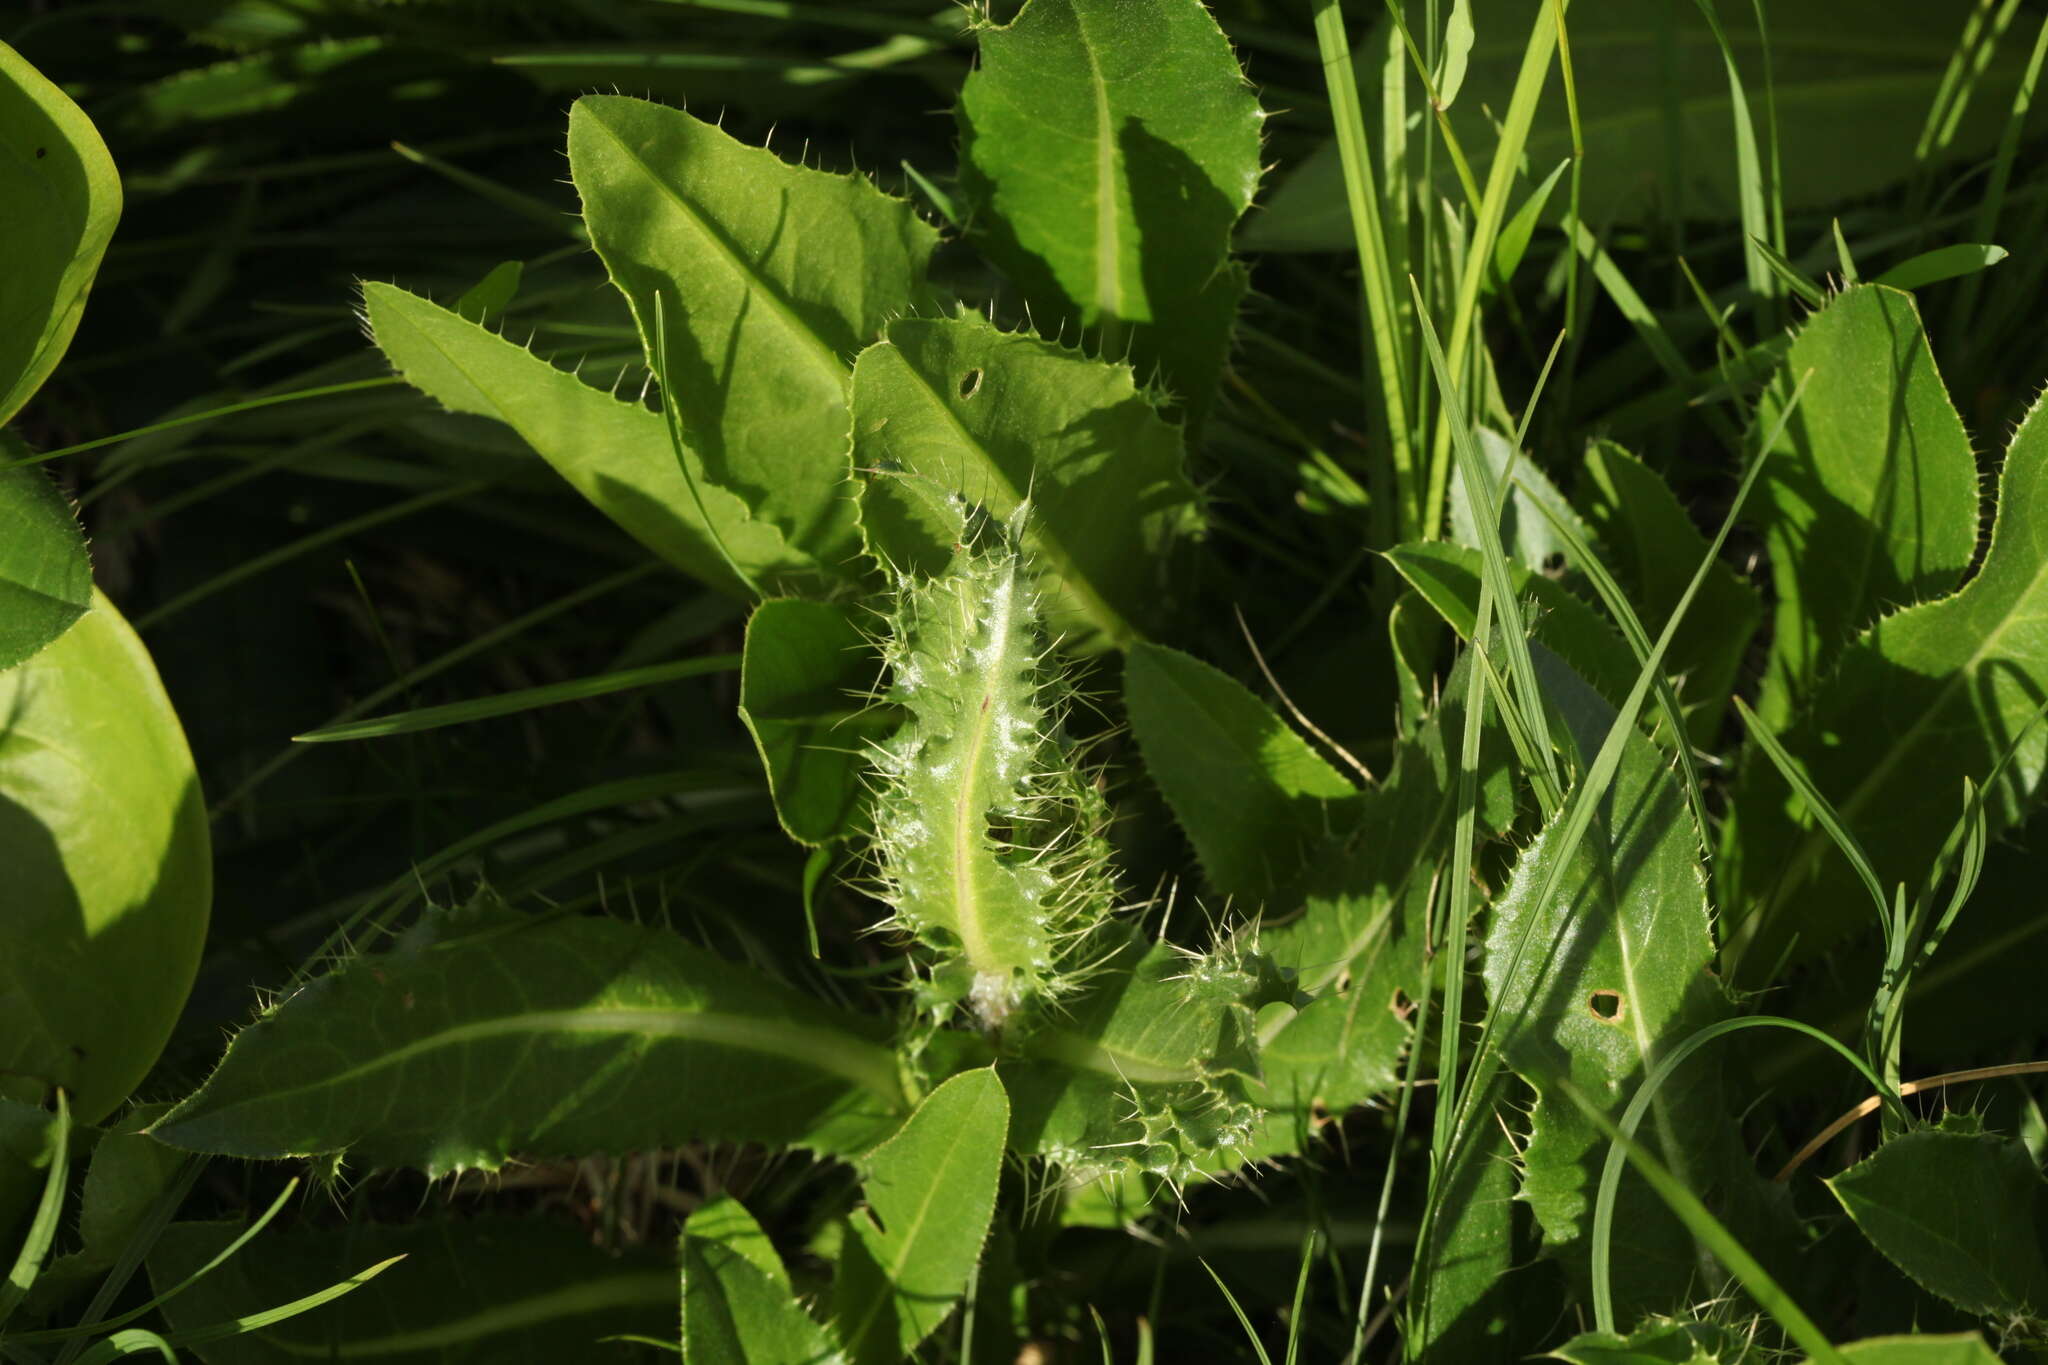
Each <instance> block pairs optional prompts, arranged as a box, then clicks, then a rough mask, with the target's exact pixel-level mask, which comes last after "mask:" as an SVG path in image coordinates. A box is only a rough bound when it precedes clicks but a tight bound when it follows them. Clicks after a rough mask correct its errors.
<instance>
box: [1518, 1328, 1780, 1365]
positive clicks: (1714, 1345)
mask: <svg viewBox="0 0 2048 1365" xmlns="http://www.w3.org/2000/svg"><path fill="white" fill-rule="evenodd" d="M1749 1347H1750V1334H1749V1333H1747V1332H1738V1331H1736V1330H1735V1329H1734V1328H1732V1327H1728V1326H1725V1325H1723V1324H1721V1323H1714V1322H1672V1321H1669V1320H1662V1321H1660V1320H1657V1319H1654V1318H1653V1319H1651V1320H1650V1321H1649V1322H1646V1323H1644V1324H1643V1325H1642V1326H1640V1327H1638V1328H1636V1329H1635V1330H1634V1331H1633V1332H1630V1333H1629V1334H1628V1335H1627V1336H1625V1337H1623V1336H1617V1335H1615V1334H1614V1333H1612V1332H1581V1333H1580V1334H1579V1335H1578V1336H1575V1337H1573V1338H1572V1339H1571V1340H1570V1341H1567V1342H1566V1343H1565V1344H1564V1345H1562V1346H1560V1347H1558V1348H1557V1349H1556V1350H1555V1351H1552V1352H1551V1353H1550V1354H1549V1356H1548V1357H1546V1359H1551V1360H1564V1361H1569V1362H1571V1365H1738V1362H1740V1361H1743V1360H1745V1359H1747V1358H1748V1357H1749Z"/></svg>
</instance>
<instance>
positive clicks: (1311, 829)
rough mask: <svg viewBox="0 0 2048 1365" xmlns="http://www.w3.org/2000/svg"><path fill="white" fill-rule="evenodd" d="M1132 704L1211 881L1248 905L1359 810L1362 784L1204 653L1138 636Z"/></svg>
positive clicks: (1129, 659)
mask: <svg viewBox="0 0 2048 1365" xmlns="http://www.w3.org/2000/svg"><path fill="white" fill-rule="evenodd" d="M1124 705H1125V707H1126V708H1127V709H1128V711H1129V713H1130V721H1131V732H1132V734H1133V735H1135V736H1136V737H1137V740H1138V748H1139V751H1140V752H1141V753H1142V754H1143V755H1144V758H1145V770H1146V771H1147V772H1148V773H1149V774H1150V775H1151V777H1152V780H1153V781H1154V782H1156V783H1158V784H1159V789H1160V791H1161V792H1162V793H1163V794H1164V795H1165V797H1166V803H1167V804H1168V805H1169V806H1171V807H1172V808H1173V813H1174V815H1175V817H1176V818H1177V819H1178V820H1179V821H1180V824H1181V828H1182V829H1184V830H1186V831H1187V834H1188V838H1189V840H1190V841H1191V842H1192V843H1193V844H1194V846H1195V852H1196V854H1197V855H1198V856H1199V857H1200V858H1201V861H1202V870H1203V872H1204V873H1205V874H1206V876H1207V878H1208V881H1209V884H1210V886H1212V887H1214V888H1215V889H1216V890H1217V891H1219V892H1221V893H1223V894H1224V895H1226V896H1229V897H1232V898H1233V899H1234V900H1235V901H1236V902H1237V903H1238V905H1239V906H1240V907H1241V908H1242V909H1244V910H1247V911H1256V910H1258V909H1259V908H1260V907H1261V906H1266V905H1267V903H1268V902H1269V901H1271V900H1273V899H1274V898H1275V897H1276V896H1277V895H1278V894H1279V893H1280V891H1281V889H1282V888H1283V887H1284V886H1286V885H1287V884H1288V883H1289V882H1290V881H1292V880H1293V879H1294V877H1295V875H1296V874H1297V873H1298V872H1299V871H1300V869H1301V862H1302V858H1303V856H1304V854H1305V853H1306V852H1307V850H1308V849H1309V848H1311V847H1312V846H1313V845H1315V844H1316V843H1318V842H1320V841H1322V840H1324V839H1327V838H1329V837H1330V836H1331V835H1332V834H1333V833H1335V832H1336V831H1337V830H1339V829H1340V828H1342V827H1343V826H1346V825H1348V824H1349V823H1350V822H1351V820H1353V819H1355V816H1356V813H1355V812H1347V810H1346V809H1345V808H1346V807H1347V806H1353V805H1356V803H1357V796H1358V793H1357V791H1356V790H1355V789H1354V788H1353V787H1352V785H1351V783H1349V782H1348V781H1346V780H1345V779H1344V776H1343V774H1341V773H1339V772H1338V771H1337V770H1336V769H1334V768H1332V767H1331V766H1330V765H1329V764H1328V763H1325V762H1324V761H1323V760H1322V758H1321V757H1320V756H1319V755H1318V754H1317V753H1316V751H1315V750H1314V749H1312V748H1310V747H1309V744H1308V741H1306V740H1304V739H1303V738H1302V737H1301V736H1300V735H1298V734H1296V733H1295V732H1294V731H1293V730H1292V729H1290V728H1289V727H1288V725H1287V722H1285V721H1283V720H1282V719H1280V717H1279V716H1277V715H1275V714H1274V713H1273V712H1272V710H1271V709H1270V708H1268V707H1267V706H1266V704H1265V703H1264V702H1262V701H1260V700H1259V699H1258V698H1257V697H1256V696H1254V695H1253V694H1252V693H1251V692H1250V691H1249V690H1248V689H1246V688H1245V687H1244V685H1243V684H1241V683H1239V682H1238V681H1237V680H1236V679H1234V678H1232V677H1230V676H1229V675H1228V674H1226V673H1223V672H1221V671H1220V670H1218V669H1215V668H1211V667H1210V666H1209V665H1208V664H1205V663H1203V662H1201V661H1200V660H1198V659H1193V658H1190V657H1188V656H1187V655H1185V654H1182V653H1181V652H1180V651H1178V650H1173V649H1168V648H1166V647H1165V646H1163V645H1150V644H1137V645H1134V646H1132V648H1131V650H1130V652H1129V654H1128V655H1127V656H1126V658H1125V660H1124ZM1268 908H1271V907H1268Z"/></svg>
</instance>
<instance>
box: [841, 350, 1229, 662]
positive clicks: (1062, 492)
mask: <svg viewBox="0 0 2048 1365" xmlns="http://www.w3.org/2000/svg"><path fill="white" fill-rule="evenodd" d="M853 409H854V437H853V463H854V467H855V469H856V470H857V471H858V472H859V473H860V475H861V476H862V477H863V479H864V480H865V487H864V488H863V491H862V494H861V522H862V528H863V530H864V532H865V534H866V536H867V543H868V548H869V549H870V550H871V551H872V552H874V553H875V554H876V555H877V556H879V557H880V558H881V559H882V560H883V561H884V562H885V563H887V564H889V565H891V566H893V567H894V568H896V569H899V570H905V571H911V570H915V571H918V572H922V573H926V574H934V573H937V572H939V571H940V570H942V569H943V568H944V567H945V565H946V563H947V562H948V560H949V559H950V558H951V557H952V547H953V546H954V545H956V544H957V543H958V542H959V540H960V537H961V531H962V528H963V525H964V520H963V519H964V517H965V514H966V511H967V509H968V507H969V506H978V507H980V508H981V509H982V510H984V511H986V512H987V513H988V515H989V516H990V517H992V518H994V519H996V520H997V521H1001V520H1004V519H1006V518H1007V517H1008V516H1009V515H1010V513H1011V512H1012V511H1013V510H1014V509H1015V508H1016V506H1017V504H1018V503H1019V502H1021V501H1023V500H1024V499H1026V498H1029V499H1030V500H1031V503H1032V505H1033V507H1034V508H1035V509H1036V510H1035V511H1034V513H1033V515H1032V518H1031V521H1030V523H1029V524H1028V525H1027V526H1026V528H1025V542H1026V544H1027V545H1028V546H1029V547H1030V548H1031V551H1032V555H1033V558H1034V559H1035V560H1036V562H1037V564H1038V567H1039V569H1040V571H1041V572H1042V573H1043V575H1044V576H1045V579H1046V586H1047V589H1048V597H1049V602H1050V605H1051V606H1052V614H1053V629H1054V630H1055V632H1056V633H1060V634H1094V633H1097V632H1099V633H1100V634H1102V635H1104V636H1106V637H1108V639H1109V640H1110V641H1111V642H1112V643H1115V644H1124V643H1127V642H1129V641H1130V640H1131V639H1133V638H1136V637H1137V636H1138V635H1140V634H1141V633H1142V632H1143V630H1145V629H1146V628H1148V627H1149V626H1150V625H1152V624H1154V623H1156V622H1157V621H1159V620H1160V619H1161V617H1162V616H1163V615H1164V612H1163V610H1162V606H1163V604H1164V602H1165V601H1166V600H1168V599H1169V598H1170V596H1171V593H1170V589H1171V588H1172V587H1173V575H1172V573H1171V565H1170V559H1169V551H1170V550H1171V549H1172V547H1173V545H1174V543H1175V541H1176V539H1177V538H1179V537H1181V536H1183V535H1185V534H1187V533H1188V532H1190V531H1192V530H1193V529H1194V528H1195V527H1196V526H1198V525H1199V516H1198V513H1197V510H1196V500H1195V490H1194V487H1193V486H1192V485H1191V484H1189V482H1188V481H1187V476H1186V474H1185V473H1183V472H1182V456H1181V438H1180V432H1179V430H1178V428H1176V427H1174V426H1172V425H1170V424H1168V423H1167V422H1166V421H1164V420H1163V419H1162V418H1161V417H1160V416H1159V413H1158V412H1157V410H1156V409H1154V408H1153V406H1152V404H1151V402H1150V401H1149V400H1148V399H1146V397H1145V396H1144V395H1143V394H1141V393H1140V392H1139V391H1138V388H1137V386H1136V385H1135V383H1134V382H1133V381H1132V378H1131V372H1130V370H1129V369H1128V368H1127V367H1124V366H1121V365H1109V364H1103V363H1101V362H1098V361H1092V360H1089V359H1087V358H1086V357H1084V356H1081V355H1079V354H1077V353H1075V352H1073V351H1069V350H1065V349H1062V348H1061V347H1059V346H1055V345H1053V344H1052V343H1050V342H1046V341H1040V340H1039V339H1037V338H1036V337H1031V336H1025V335H1021V334H1013V333H1006V332H1002V331H999V330H997V329H996V328H995V327H993V326H991V325H990V324H988V323H987V322H984V321H982V320H981V319H980V318H977V317H963V318H954V319H950V320H947V321H924V320H915V319H906V320H904V321H900V322H896V323H893V324H891V325H890V327H889V329H888V332H887V334H886V335H885V337H884V339H883V341H882V342H881V344H879V345H875V346H871V347H869V348H868V349H867V350H866V351H864V352H862V353H861V357H860V360H859V362H858V363H857V364H856V365H855V366H854V375H853Z"/></svg>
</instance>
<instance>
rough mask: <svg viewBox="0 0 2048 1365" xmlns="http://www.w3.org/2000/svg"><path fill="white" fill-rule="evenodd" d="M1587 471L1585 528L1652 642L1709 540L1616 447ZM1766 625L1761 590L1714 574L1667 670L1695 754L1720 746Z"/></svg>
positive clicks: (1593, 449) (1730, 574) (1592, 449)
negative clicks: (1719, 735)
mask: <svg viewBox="0 0 2048 1365" xmlns="http://www.w3.org/2000/svg"><path fill="white" fill-rule="evenodd" d="M1802 401H1804V400H1802ZM1583 469H1584V477H1582V478H1581V479H1580V481H1579V485H1578V487H1579V495H1580V499H1581V501H1582V503H1583V505H1584V507H1585V512H1586V522H1587V524H1588V525H1589V526H1591V527H1592V529H1593V534H1594V535H1595V536H1597V537H1599V539H1600V543H1601V546H1602V548H1603V549H1605V551H1606V562H1607V564H1608V566H1609V567H1610V568H1611V569H1612V570H1613V571H1614V574H1615V576H1616V577H1617V578H1618V579H1620V581H1621V583H1622V585H1623V586H1624V587H1625V588H1626V589H1627V590H1628V593H1629V597H1630V601H1631V603H1632V605H1633V606H1634V607H1635V608H1636V612H1637V615H1638V616H1639V617H1641V619H1642V623H1643V628H1644V629H1645V630H1647V631H1649V632H1650V633H1651V634H1652V635H1653V636H1654V635H1655V634H1656V633H1657V632H1659V631H1661V630H1663V628H1664V623H1665V622H1666V621H1667V620H1669V619H1670V618H1671V611H1672V609H1673V608H1674V607H1676V606H1677V605H1678V599H1679V598H1680V597H1682V596H1683V595H1684V594H1685V587H1686V584H1688V583H1690V582H1691V581H1692V575H1693V571H1694V570H1695V569H1697V568H1698V567H1699V563H1700V560H1701V559H1702V558H1704V557H1705V555H1706V553H1707V538H1706V537H1705V536H1703V535H1701V534H1700V531H1699V528H1698V527H1697V526H1696V525H1694V524H1693V520H1692V518H1691V517H1690V516H1688V515H1687V514H1686V511H1685V508H1683V507H1682V506H1680V505H1679V502H1678V499H1677V498H1676V497H1675V496H1673V494H1672V492H1671V489H1670V487H1669V486H1668V485H1666V484H1665V482H1664V480H1663V479H1662V478H1660V477H1659V476H1658V475H1657V473H1656V472H1655V471H1654V470H1652V469H1650V468H1649V467H1648V466H1647V465H1645V464H1643V462H1642V461H1640V460H1638V459H1637V458H1636V457H1635V456H1633V455H1631V454H1629V453H1628V452H1627V451H1626V450H1623V449H1622V448H1621V447H1620V446H1618V445H1616V444H1614V443H1613V442H1612V441H1593V442H1590V443H1588V444H1587V446H1586V456H1585V464H1584V467H1583ZM1762 616H1763V605H1762V603H1761V602H1760V601H1759V599H1758V597H1757V592H1756V589H1755V588H1753V587H1751V586H1750V585H1749V584H1748V583H1746V582H1744V581H1743V580H1742V579H1740V578H1738V577H1736V575H1735V572H1734V571H1733V570H1732V569H1730V568H1728V567H1727V566H1726V565H1725V564H1716V565H1715V566H1714V567H1713V568H1712V569H1711V570H1709V571H1708V574H1707V580H1706V582H1704V583H1702V584H1701V585H1700V590H1699V593H1698V595H1697V596H1695V597H1694V598H1693V602H1692V606H1691V608H1690V609H1688V610H1687V612H1686V616H1685V621H1684V622H1683V623H1682V624H1681V625H1680V626H1679V628H1678V635H1677V637H1676V638H1675V639H1673V640H1672V642H1671V650H1670V653H1669V654H1668V655H1667V658H1668V660H1669V664H1668V668H1669V670H1670V671H1671V672H1672V673H1674V674H1676V675H1678V676H1679V678H1680V680H1681V681H1680V683H1679V691H1678V695H1679V698H1680V704H1681V705H1682V706H1683V707H1684V708H1685V712H1686V724H1687V726H1688V728H1689V729H1690V731H1691V734H1692V739H1693V742H1694V743H1695V744H1700V745H1711V744H1712V743H1713V741H1714V737H1715V734H1716V732H1717V730H1718V728H1719V725H1720V718H1721V714H1722V711H1723V708H1724V707H1726V705H1727V700H1728V697H1729V694H1730V692H1731V691H1732V690H1733V687H1734V683H1735V676H1736V671H1737V670H1738V669H1739V668H1740V667H1741V666H1742V660H1743V658H1744V656H1745V655H1746V654H1747V653H1748V649H1749V640H1750V637H1751V636H1752V635H1754V634H1755V633H1756V627H1757V623H1758V621H1759V620H1761V619H1762ZM1575 666H1576V665H1575ZM1581 671H1582V672H1583V671H1584V670H1583V668H1582V669H1581ZM1631 673H1633V670H1631Z"/></svg>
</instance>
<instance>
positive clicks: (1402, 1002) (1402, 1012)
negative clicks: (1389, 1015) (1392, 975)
mask: <svg viewBox="0 0 2048 1365" xmlns="http://www.w3.org/2000/svg"><path fill="white" fill-rule="evenodd" d="M1387 1008H1388V1009H1390V1010H1392V1011H1393V1012H1394V1017H1395V1018H1396V1019H1402V1020H1405V1019H1407V1018H1408V1016H1409V1015H1411V1014H1413V1013H1415V1002H1414V1001H1413V1000H1410V999H1409V998H1408V992H1406V991H1404V990H1402V989H1401V988H1400V987H1399V986H1396V987H1394V998H1393V999H1391V1000H1389V1001H1388V1002H1387Z"/></svg>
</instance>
